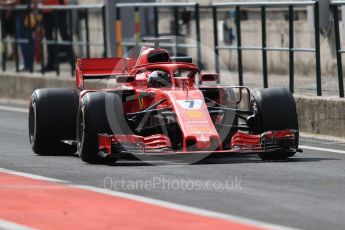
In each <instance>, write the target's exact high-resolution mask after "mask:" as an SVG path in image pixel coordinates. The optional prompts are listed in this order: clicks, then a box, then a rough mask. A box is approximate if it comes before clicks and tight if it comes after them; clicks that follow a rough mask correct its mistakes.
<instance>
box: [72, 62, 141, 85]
mask: <svg viewBox="0 0 345 230" xmlns="http://www.w3.org/2000/svg"><path fill="white" fill-rule="evenodd" d="M135 63H136V59H131V58H83V59H77V62H76V72H75V74H76V85H77V87H78V88H79V89H82V88H83V87H84V80H86V79H103V78H107V77H110V76H115V77H116V76H117V75H124V74H129V72H130V71H131V70H132V69H133V67H134V66H135Z"/></svg>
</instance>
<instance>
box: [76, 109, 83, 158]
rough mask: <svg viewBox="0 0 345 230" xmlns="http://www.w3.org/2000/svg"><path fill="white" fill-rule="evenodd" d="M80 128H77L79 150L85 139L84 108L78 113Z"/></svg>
mask: <svg viewBox="0 0 345 230" xmlns="http://www.w3.org/2000/svg"><path fill="white" fill-rule="evenodd" d="M78 116H79V117H78V129H77V138H76V139H77V148H78V152H80V149H81V146H82V143H83V141H84V113H83V110H80V112H79V115H78Z"/></svg>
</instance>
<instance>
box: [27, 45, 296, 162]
mask: <svg viewBox="0 0 345 230" xmlns="http://www.w3.org/2000/svg"><path fill="white" fill-rule="evenodd" d="M152 41H154V42H155V47H154V48H148V47H144V48H143V49H142V51H141V52H140V54H139V56H138V57H137V58H93V59H78V60H77V63H76V84H77V87H78V88H79V89H80V90H81V91H80V92H79V93H78V92H77V91H75V90H71V89H38V90H35V91H34V92H33V94H32V98H31V101H30V109H29V136H30V143H31V145H32V149H33V151H34V152H35V153H37V154H40V155H48V154H70V153H74V152H76V151H77V153H78V154H79V156H80V157H81V159H82V160H83V161H86V162H90V163H93V162H98V161H99V160H100V159H109V160H111V161H116V160H117V159H121V158H126V157H128V156H135V157H138V156H139V158H140V157H144V156H179V157H180V158H179V159H181V156H191V155H193V156H197V155H198V156H199V155H200V156H206V155H208V154H210V153H212V154H222V155H229V154H231V153H235V152H236V153H257V154H258V155H259V156H260V157H261V158H262V159H267V160H274V159H286V158H288V157H291V156H293V155H294V154H295V153H296V152H297V151H299V149H298V139H299V137H298V120H297V113H296V106H295V102H294V98H293V96H292V95H291V93H290V92H289V91H288V90H287V89H285V88H268V89H263V90H259V91H256V92H251V91H250V90H249V89H248V88H246V87H238V86H223V85H217V84H213V85H210V84H205V83H206V82H212V81H218V75H217V74H209V73H208V74H206V73H205V74H200V70H199V69H198V68H197V66H196V65H194V64H192V63H191V58H188V57H183V58H181V57H179V58H175V57H171V56H170V55H169V52H167V51H166V50H164V49H161V48H158V43H159V41H160V40H159V39H152ZM94 79H115V80H113V81H116V82H114V84H113V85H110V87H109V88H107V89H101V90H86V89H84V88H85V85H84V81H85V84H86V82H87V81H88V80H94ZM197 83H200V84H197Z"/></svg>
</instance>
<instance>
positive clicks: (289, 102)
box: [250, 87, 298, 160]
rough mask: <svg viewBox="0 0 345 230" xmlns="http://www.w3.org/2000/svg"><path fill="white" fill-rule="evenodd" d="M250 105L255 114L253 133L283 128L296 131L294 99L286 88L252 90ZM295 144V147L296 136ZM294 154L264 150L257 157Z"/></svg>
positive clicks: (278, 158) (268, 157) (283, 156)
mask: <svg viewBox="0 0 345 230" xmlns="http://www.w3.org/2000/svg"><path fill="white" fill-rule="evenodd" d="M250 107H251V109H252V110H253V111H254V112H255V114H256V125H255V127H254V130H253V133H254V134H261V133H263V132H266V131H277V130H284V129H291V130H297V131H298V118H297V112H296V104H295V100H294V98H293V96H292V94H291V93H290V91H289V90H287V89H286V88H278V87H277V88H268V89H262V90H259V91H256V92H254V93H253V94H252V98H251V103H250ZM296 145H297V146H295V147H296V148H297V147H298V137H297V143H296ZM294 155H295V153H294V152H265V153H260V154H259V157H260V158H261V159H263V160H284V159H286V158H288V157H292V156H294Z"/></svg>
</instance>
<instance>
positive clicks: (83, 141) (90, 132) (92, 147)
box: [77, 92, 130, 163]
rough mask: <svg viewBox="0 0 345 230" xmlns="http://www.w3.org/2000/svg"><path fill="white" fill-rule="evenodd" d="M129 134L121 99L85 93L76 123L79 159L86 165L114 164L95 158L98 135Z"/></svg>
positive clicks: (107, 94) (101, 93)
mask: <svg viewBox="0 0 345 230" xmlns="http://www.w3.org/2000/svg"><path fill="white" fill-rule="evenodd" d="M99 133H106V134H130V130H129V127H128V125H127V122H126V119H125V115H124V112H123V105H122V100H121V98H120V97H119V96H118V95H116V94H113V93H107V92H94V93H87V94H86V95H85V96H84V97H83V99H82V100H81V103H80V106H79V112H78V121H77V149H78V154H79V156H80V158H81V159H82V160H83V161H84V162H88V163H106V162H107V163H108V162H110V161H112V162H115V161H116V160H117V159H116V158H111V159H109V160H105V159H102V158H100V157H98V156H97V154H98V152H99V149H98V147H99V145H98V134H99Z"/></svg>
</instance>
